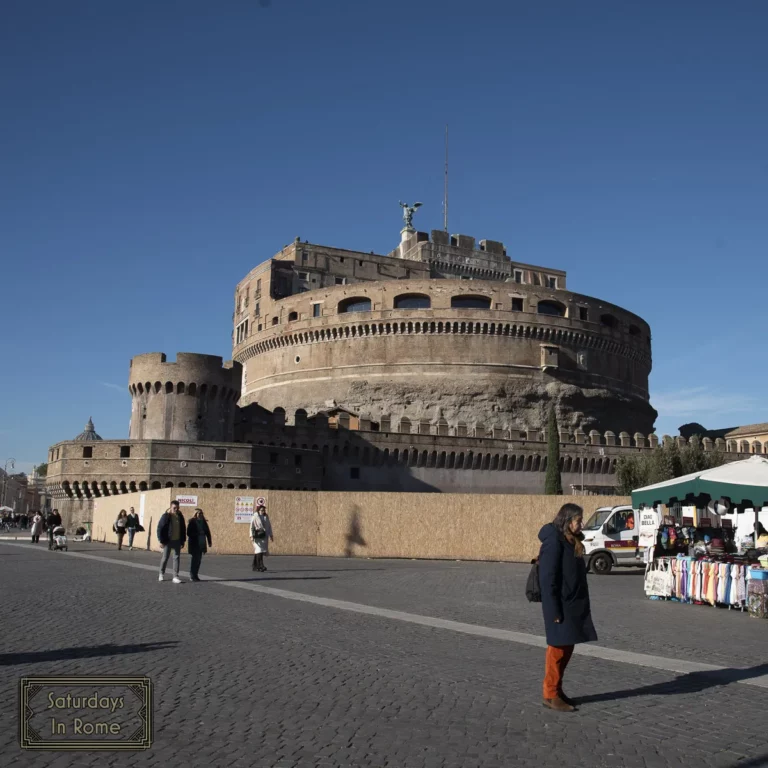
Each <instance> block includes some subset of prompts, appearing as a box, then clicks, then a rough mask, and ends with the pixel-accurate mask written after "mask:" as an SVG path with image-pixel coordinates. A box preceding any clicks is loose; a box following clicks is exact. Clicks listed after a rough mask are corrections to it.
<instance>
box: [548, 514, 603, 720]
mask: <svg viewBox="0 0 768 768" xmlns="http://www.w3.org/2000/svg"><path fill="white" fill-rule="evenodd" d="M583 517H584V510H583V509H582V508H581V507H580V506H578V505H577V504H565V505H563V507H562V508H561V509H560V511H559V512H558V513H557V516H556V517H555V519H554V520H553V521H552V522H551V523H549V524H547V525H545V526H544V527H543V528H542V529H541V530H540V531H539V541H541V551H540V552H539V580H540V583H541V607H542V610H543V612H544V629H545V631H546V635H547V660H546V668H545V672H544V702H543V703H544V706H545V707H549V708H550V709H554V710H557V711H558V712H572V711H573V709H574V707H573V702H572V701H571V700H570V699H569V698H568V697H567V696H566V695H565V694H564V693H563V674H564V673H565V668H566V667H567V666H568V662H569V661H570V659H571V655H572V654H573V646H574V645H576V644H577V643H589V642H592V641H594V640H597V633H596V632H595V627H594V624H593V623H592V611H591V609H590V605H589V588H588V586H587V564H586V562H585V561H584V545H583V544H582V543H581V542H582V540H583V538H584V537H583V535H582V533H581V526H582V521H583Z"/></svg>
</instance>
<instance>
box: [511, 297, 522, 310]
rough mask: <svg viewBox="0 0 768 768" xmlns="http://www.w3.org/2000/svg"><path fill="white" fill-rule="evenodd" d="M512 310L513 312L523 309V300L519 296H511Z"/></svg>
mask: <svg viewBox="0 0 768 768" xmlns="http://www.w3.org/2000/svg"><path fill="white" fill-rule="evenodd" d="M512 311H513V312H522V311H523V300H522V299H519V298H513V299H512Z"/></svg>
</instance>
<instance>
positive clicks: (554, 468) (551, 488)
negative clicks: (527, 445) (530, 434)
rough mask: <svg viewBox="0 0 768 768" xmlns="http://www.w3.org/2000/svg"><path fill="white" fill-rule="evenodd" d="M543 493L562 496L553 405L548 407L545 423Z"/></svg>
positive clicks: (558, 446) (558, 447)
mask: <svg viewBox="0 0 768 768" xmlns="http://www.w3.org/2000/svg"><path fill="white" fill-rule="evenodd" d="M544 493H546V494H547V495H548V496H562V494H563V481H562V479H561V477H560V432H559V431H558V429H557V417H556V416H555V409H554V407H552V408H550V409H549V424H548V425H547V477H546V480H545V483H544Z"/></svg>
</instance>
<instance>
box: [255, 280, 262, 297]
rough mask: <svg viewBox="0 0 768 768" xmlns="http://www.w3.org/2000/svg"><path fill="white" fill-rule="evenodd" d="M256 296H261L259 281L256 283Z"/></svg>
mask: <svg viewBox="0 0 768 768" xmlns="http://www.w3.org/2000/svg"><path fill="white" fill-rule="evenodd" d="M256 296H261V279H259V280H257V281H256Z"/></svg>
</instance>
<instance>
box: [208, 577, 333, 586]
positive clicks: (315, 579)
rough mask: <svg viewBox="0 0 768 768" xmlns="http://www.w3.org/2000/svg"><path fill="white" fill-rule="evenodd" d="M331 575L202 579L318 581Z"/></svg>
mask: <svg viewBox="0 0 768 768" xmlns="http://www.w3.org/2000/svg"><path fill="white" fill-rule="evenodd" d="M332 578H333V576H253V577H252V578H250V579H219V578H216V577H215V576H210V577H209V578H207V579H203V581H204V582H205V581H209V582H215V583H216V584H226V583H227V582H230V581H320V580H321V579H332Z"/></svg>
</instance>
